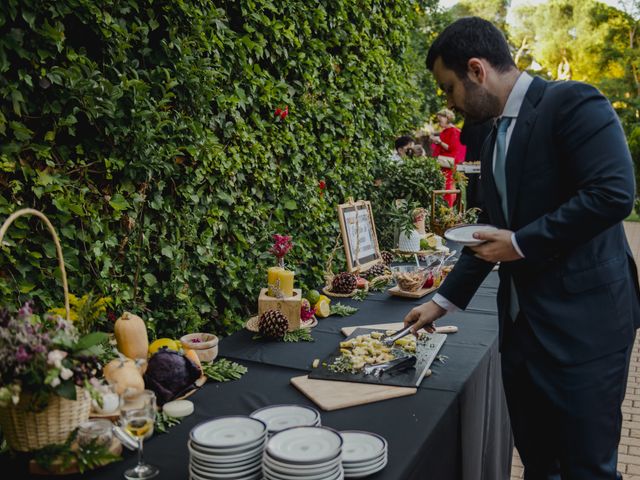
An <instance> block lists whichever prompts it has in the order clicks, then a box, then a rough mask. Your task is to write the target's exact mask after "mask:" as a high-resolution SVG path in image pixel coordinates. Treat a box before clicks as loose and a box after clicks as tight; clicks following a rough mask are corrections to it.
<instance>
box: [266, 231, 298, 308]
mask: <svg viewBox="0 0 640 480" xmlns="http://www.w3.org/2000/svg"><path fill="white" fill-rule="evenodd" d="M273 240H274V244H273V245H272V247H271V248H270V249H269V252H270V253H272V254H273V255H274V256H275V257H276V259H277V261H278V266H276V267H270V268H269V269H268V270H267V286H268V289H267V295H268V296H270V297H275V298H279V299H283V298H288V297H292V296H293V295H294V288H293V287H294V279H295V272H293V271H291V270H287V268H286V267H285V264H284V257H285V255H286V254H287V253H288V252H289V250H291V248H292V247H293V243H291V237H290V236H288V235H279V234H275V235H274V236H273Z"/></svg>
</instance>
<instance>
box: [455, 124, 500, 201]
mask: <svg viewBox="0 0 640 480" xmlns="http://www.w3.org/2000/svg"><path fill="white" fill-rule="evenodd" d="M492 126H493V123H492V122H484V123H480V124H477V125H474V124H472V123H471V124H470V123H468V122H465V124H464V125H463V126H462V131H461V132H460V142H462V144H463V145H464V146H465V147H467V153H466V155H465V157H464V161H465V163H466V162H479V161H480V151H481V150H482V145H483V144H484V142H485V140H486V139H487V137H489V135H490V134H491V127H492ZM466 176H467V179H468V180H467V195H466V202H465V207H466V208H467V209H469V208H480V209H482V205H483V198H482V186H481V184H480V174H479V173H466Z"/></svg>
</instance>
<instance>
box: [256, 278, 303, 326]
mask: <svg viewBox="0 0 640 480" xmlns="http://www.w3.org/2000/svg"><path fill="white" fill-rule="evenodd" d="M301 306H302V290H300V289H299V288H296V289H294V290H293V295H291V296H289V297H286V298H278V297H273V296H271V295H269V292H268V289H266V288H263V289H262V290H261V291H260V297H258V317H260V316H261V315H262V314H263V313H264V312H266V311H268V310H280V311H281V312H282V313H284V315H285V316H286V317H287V320H288V322H289V331H290V332H293V331H294V330H298V329H299V328H300V307H301Z"/></svg>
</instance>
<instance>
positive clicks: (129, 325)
mask: <svg viewBox="0 0 640 480" xmlns="http://www.w3.org/2000/svg"><path fill="white" fill-rule="evenodd" d="M114 331H115V334H116V341H117V342H118V350H119V351H120V353H122V354H123V355H124V356H125V357H128V358H147V354H148V352H149V337H148V336H147V327H146V326H145V324H144V320H142V319H141V318H140V317H138V316H137V315H134V314H133V313H129V312H124V313H123V314H122V316H121V317H120V318H119V319H118V320H116V324H115V327H114Z"/></svg>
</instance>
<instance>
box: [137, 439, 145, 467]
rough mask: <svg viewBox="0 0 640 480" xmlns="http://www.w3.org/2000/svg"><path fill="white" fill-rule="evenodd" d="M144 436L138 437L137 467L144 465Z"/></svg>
mask: <svg viewBox="0 0 640 480" xmlns="http://www.w3.org/2000/svg"><path fill="white" fill-rule="evenodd" d="M143 442H144V436H141V437H138V466H139V467H140V466H142V465H144V455H143V448H142V445H143Z"/></svg>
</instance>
